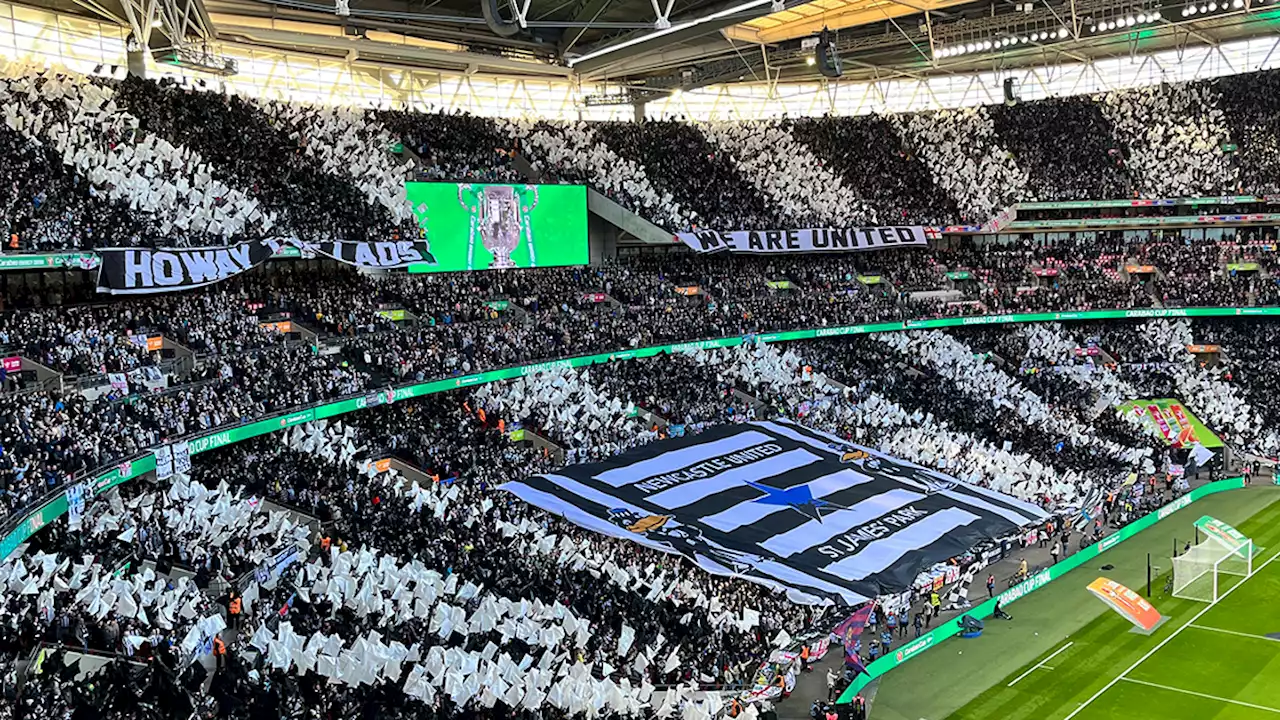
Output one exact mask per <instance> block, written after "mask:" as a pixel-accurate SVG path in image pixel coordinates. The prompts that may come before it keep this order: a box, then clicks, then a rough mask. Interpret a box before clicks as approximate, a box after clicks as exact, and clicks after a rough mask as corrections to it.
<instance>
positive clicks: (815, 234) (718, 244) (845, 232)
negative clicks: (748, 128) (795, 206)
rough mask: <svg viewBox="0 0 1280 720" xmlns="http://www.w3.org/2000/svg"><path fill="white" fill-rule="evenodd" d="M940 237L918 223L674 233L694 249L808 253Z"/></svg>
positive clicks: (899, 244)
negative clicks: (838, 227)
mask: <svg viewBox="0 0 1280 720" xmlns="http://www.w3.org/2000/svg"><path fill="white" fill-rule="evenodd" d="M938 237H941V234H940V233H939V232H938V231H937V230H935V229H934V228H926V227H918V226H898V227H856V228H841V229H832V228H818V229H811V230H734V231H731V232H717V231H714V230H706V231H702V232H691V233H676V239H678V240H679V241H680V242H682V243H684V244H685V245H687V246H689V248H690V249H691V250H693V251H694V252H735V253H764V254H771V253H812V252H861V251H867V250H888V249H891V248H900V247H928V245H929V240H930V239H933V238H938Z"/></svg>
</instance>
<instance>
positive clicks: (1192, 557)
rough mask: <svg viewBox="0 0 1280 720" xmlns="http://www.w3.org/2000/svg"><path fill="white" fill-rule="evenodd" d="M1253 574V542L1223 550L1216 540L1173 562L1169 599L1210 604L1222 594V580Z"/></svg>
mask: <svg viewBox="0 0 1280 720" xmlns="http://www.w3.org/2000/svg"><path fill="white" fill-rule="evenodd" d="M1252 574H1253V540H1251V539H1245V540H1244V541H1243V542H1242V543H1241V544H1239V545H1235V546H1233V547H1232V546H1227V545H1225V544H1224V543H1223V542H1222V541H1220V540H1219V539H1217V538H1216V537H1213V536H1210V537H1209V538H1207V539H1206V540H1205V541H1204V542H1201V543H1200V544H1199V545H1196V546H1195V547H1192V548H1191V549H1190V550H1188V551H1187V552H1185V553H1183V554H1182V555H1180V556H1178V557H1175V558H1174V559H1173V596H1174V597H1179V598H1186V599H1188V600H1199V601H1201V602H1209V603H1214V602H1217V601H1218V598H1219V597H1221V595H1222V593H1223V592H1225V591H1226V589H1227V587H1225V586H1224V583H1223V576H1231V575H1234V576H1238V577H1246V578H1247V577H1249V576H1250V575H1252Z"/></svg>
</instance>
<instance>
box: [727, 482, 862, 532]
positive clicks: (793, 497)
mask: <svg viewBox="0 0 1280 720" xmlns="http://www.w3.org/2000/svg"><path fill="white" fill-rule="evenodd" d="M747 484H748V485H750V486H751V487H753V488H755V489H756V490H759V491H760V492H763V493H765V494H764V495H763V496H762V497H758V498H756V499H755V502H758V503H763V504H765V505H781V506H784V507H789V508H791V509H792V510H795V511H796V512H798V513H800V514H801V515H804V516H805V517H807V518H812V519H814V520H817V521H818V522H822V508H830V509H829V510H828V511H827V512H828V513H829V512H831V511H832V510H841V509H843V508H841V507H839V506H838V505H835V504H832V503H829V502H827V501H826V500H820V499H818V498H815V497H814V496H813V492H812V491H811V490H810V489H809V486H808V485H796V486H795V487H789V488H786V489H781V488H776V487H773V486H770V485H764V484H762V483H755V482H747Z"/></svg>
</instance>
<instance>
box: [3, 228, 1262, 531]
mask: <svg viewBox="0 0 1280 720" xmlns="http://www.w3.org/2000/svg"><path fill="white" fill-rule="evenodd" d="M1267 240H1268V238H1266V237H1265V236H1264V235H1262V234H1251V233H1244V232H1241V233H1240V235H1238V236H1237V237H1234V238H1230V239H1223V240H1219V241H1216V242H1208V243H1206V242H1192V241H1190V240H1183V239H1180V238H1177V237H1173V238H1168V237H1151V238H1149V239H1146V240H1145V241H1144V240H1140V239H1137V238H1132V237H1125V236H1123V235H1119V234H1107V233H1089V234H1085V233H1080V234H1073V235H1066V236H1063V237H1055V238H1052V239H1048V240H1045V241H1031V240H1028V239H1024V240H1022V241H1020V242H1017V243H1010V244H999V245H992V244H988V245H978V244H976V243H973V242H969V241H965V242H962V243H954V244H952V245H950V246H948V247H943V248H939V249H937V250H936V251H931V252H925V251H908V250H901V251H892V252H886V253H868V254H855V255H843V256H831V255H816V256H788V257H771V258H751V257H746V258H744V257H734V256H714V257H704V256H697V255H692V254H685V253H679V254H643V255H635V256H628V257H622V258H619V259H617V260H615V261H611V262H608V263H605V264H603V265H600V266H596V267H586V268H546V269H537V270H530V271H520V272H515V273H465V274H450V275H425V276H421V275H418V276H407V275H390V276H383V277H371V276H367V275H362V274H359V273H355V272H352V271H350V270H349V269H346V268H342V267H337V266H328V265H324V264H321V265H320V266H319V267H312V266H305V267H304V266H296V267H289V266H285V267H284V268H282V269H275V267H274V266H269V267H268V269H267V270H266V271H257V272H252V273H247V274H245V275H242V276H240V277H238V278H235V279H233V280H230V281H227V282H224V283H220V284H217V285H213V286H210V287H207V288H203V289H200V290H197V291H193V292H190V293H181V294H169V295H160V296H155V297H148V298H137V299H125V300H120V301H117V302H113V303H110V304H101V305H77V304H74V303H67V302H65V301H67V300H71V299H74V297H72V296H71V295H69V294H68V293H67V292H66V287H65V286H62V287H58V288H56V290H55V291H56V293H57V296H52V295H50V296H40V295H32V294H30V293H27V294H24V295H16V296H15V297H13V298H11V299H10V303H9V304H10V305H11V306H14V307H17V308H20V309H14V310H11V311H9V312H7V313H4V314H2V315H0V344H2V345H3V346H4V348H5V350H6V355H8V356H21V357H25V358H27V359H29V360H31V361H33V362H35V363H39V364H42V365H44V366H46V367H48V368H50V369H52V370H54V371H56V372H58V373H61V374H64V375H67V376H72V375H78V376H81V377H86V376H103V374H107V375H108V376H112V377H114V375H111V374H115V373H119V374H120V377H122V378H124V380H123V381H122V382H120V383H118V384H117V385H113V386H111V387H108V388H107V390H108V391H109V392H106V393H105V394H103V395H100V396H97V397H94V398H93V399H89V398H88V397H82V396H80V395H79V394H78V393H75V392H61V393H60V392H57V391H48V390H45V391H41V390H33V391H31V392H32V393H34V394H26V395H22V396H21V397H15V398H9V397H6V398H0V407H3V409H4V412H5V413H6V417H9V418H11V420H10V422H8V423H6V425H5V427H6V428H7V430H6V433H5V435H6V437H3V438H0V445H3V446H4V448H5V452H4V454H3V455H2V456H0V473H3V475H2V477H3V483H2V485H3V487H2V488H0V490H2V492H0V503H3V505H4V507H5V508H7V509H8V510H9V511H13V510H15V509H17V508H26V507H27V506H28V505H29V504H30V503H31V502H33V501H35V500H36V499H38V498H39V497H40V496H41V495H42V494H43V492H44V491H45V490H46V489H47V488H49V487H51V486H55V485H58V484H59V483H62V482H64V481H65V480H66V479H67V478H68V477H69V476H70V475H72V474H74V473H76V472H79V471H82V470H88V469H92V468H96V467H103V466H105V465H107V464H110V463H112V462H116V461H118V460H120V459H124V458H126V457H129V456H130V455H132V454H133V453H135V452H137V451H139V450H141V449H143V448H146V447H149V446H151V445H154V444H155V443H157V442H161V441H163V440H165V439H170V438H175V437H179V436H182V435H186V434H190V433H193V432H196V431H207V430H211V429H213V428H217V427H222V426H225V425H227V424H238V423H241V422H245V421H248V420H250V419H253V418H255V417H259V416H261V415H263V414H265V413H272V412H279V411H283V410H285V409H287V408H290V407H294V406H296V405H300V404H306V403H311V402H316V401H319V400H323V399H329V398H335V397H340V396H345V395H348V394H355V393H360V392H365V391H369V390H372V389H375V388H378V387H384V386H386V385H388V384H393V383H399V382H410V381H419V382H420V381H426V380H431V379H435V378H441V377H448V376H451V375H457V374H468V373H472V372H477V371H480V370H483V369H491V368H496V367H504V366H510V365H516V364H525V363H530V362H540V361H549V360H555V359H559V358H564V357H569V356H575V355H584V354H592V353H598V352H605V351H615V350H629V349H634V348H639V347H646V346H652V345H658V344H663V343H678V342H685V341H691V340H698V339H703V338H713V337H723V336H732V335H745V334H751V333H766V332H771V331H780V330H790V329H797V328H811V327H818V328H821V327H824V326H831V325H847V324H857V323H866V322H874V321H887V320H905V319H914V318H925V317H930V316H943V315H968V314H986V313H1004V312H1019V311H1060V310H1081V309H1095V308H1113V307H1151V306H1154V307H1157V308H1158V307H1160V306H1182V305H1184V304H1197V305H1228V306H1242V305H1246V306H1247V305H1250V304H1257V303H1265V302H1267V301H1268V300H1270V299H1272V298H1274V297H1275V296H1276V294H1277V293H1276V290H1275V289H1274V287H1275V282H1274V280H1273V279H1272V275H1273V273H1276V272H1280V265H1278V264H1277V263H1276V262H1275V259H1274V253H1273V252H1271V251H1270V250H1269V249H1268V248H1269V247H1270V245H1269V244H1268V242H1267ZM1136 265H1140V266H1142V267H1137V268H1135V267H1134V266H1136ZM1228 267H1231V268H1234V269H1228ZM947 273H951V275H952V276H955V275H957V274H958V273H960V274H963V275H965V276H967V278H968V279H965V280H958V279H954V278H953V277H950V276H948V274H947ZM867 278H875V281H874V282H870V283H868V282H867ZM780 285H781V286H782V287H779V286H780ZM597 293H603V294H604V295H605V296H606V297H607V298H609V300H610V301H609V302H595V301H594V300H595V294H597ZM584 298H585V299H584ZM58 299H62V300H64V303H63V304H57V305H54V304H52V303H54V302H56V301H57V300H58ZM28 305H35V306H36V307H31V308H25V306H28ZM388 309H391V310H403V311H405V313H406V315H405V319H402V320H392V319H391V317H392V316H394V315H393V313H389V312H387V310H388ZM282 319H283V320H285V321H287V322H288V323H290V324H291V325H296V327H290V328H288V331H286V329H285V328H283V327H282V326H281V325H279V324H278V323H279V322H280V321H281V320H282ZM304 331H305V333H306V334H303V333H304ZM160 338H164V339H165V341H168V342H171V343H173V344H176V345H177V346H180V347H184V348H186V349H188V350H190V352H191V353H192V367H190V368H188V369H187V370H186V371H185V372H178V371H171V372H169V374H167V375H166V376H165V380H164V382H162V383H160V387H158V388H156V389H157V390H159V392H150V393H148V392H144V390H145V388H146V387H147V385H144V384H143V383H141V382H137V381H136V378H135V377H134V374H135V373H137V372H138V371H139V370H140V369H144V368H146V367H148V366H151V365H155V364H157V363H158V362H160V361H161V360H162V358H163V357H165V356H166V355H167V353H166V352H162V351H157V350H156V349H155V344H154V342H153V341H158V340H159V339H160ZM155 385H156V384H155V383H151V384H150V386H151V387H155ZM165 385H167V386H168V387H164V386H165ZM610 402H612V400H610ZM624 405H625V401H624ZM676 414H677V415H679V414H680V413H679V412H676ZM545 420H546V418H531V419H530V422H531V423H532V424H538V423H540V422H544V421H545ZM602 422H603V421H602ZM107 431H110V433H111V434H110V435H104V434H103V433H104V432H107ZM577 432H578V431H577V430H575V432H574V433H571V435H572V434H576V433H577ZM587 432H589V429H587ZM107 437H110V441H106V438H107ZM561 439H562V440H564V439H565V438H564V437H561ZM567 444H568V445H573V443H567ZM1259 449H1264V446H1259Z"/></svg>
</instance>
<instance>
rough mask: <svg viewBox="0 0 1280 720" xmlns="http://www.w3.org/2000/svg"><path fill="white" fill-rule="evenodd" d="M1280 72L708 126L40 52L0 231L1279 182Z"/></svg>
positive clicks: (10, 116)
mask: <svg viewBox="0 0 1280 720" xmlns="http://www.w3.org/2000/svg"><path fill="white" fill-rule="evenodd" d="M1275 78H1276V73H1275V72H1263V73H1254V74H1249V75H1236V76H1231V77H1229V78H1220V79H1215V80H1207V81H1203V82H1197V83H1183V84H1176V85H1162V86H1152V87H1148V88H1142V89H1137V90H1124V91H1116V92H1111V93H1106V94H1102V95H1098V96H1095V97H1092V98H1065V99H1056V98H1051V99H1046V100H1040V101H1035V102H1028V103H1020V104H1018V105H1016V106H1014V107H991V108H969V109H962V110H946V111H937V112H921V113H911V114H906V115H899V116H892V117H859V118H834V117H829V118H813V119H801V120H791V119H784V120H778V121H766V122H732V123H725V122H720V123H703V124H694V123H687V122H681V121H651V122H643V123H585V122H579V123H564V122H550V121H506V120H495V119H488V118H478V117H472V116H469V115H464V114H456V113H440V114H424V113H411V112H403V111H377V112H374V111H366V110H360V109H351V108H332V107H313V106H306V105H296V104H289V103H280V102H267V101H259V100H256V99H247V98H243V97H240V96H228V95H224V94H221V93H218V92H215V91H212V90H209V89H206V88H203V87H201V86H200V85H199V84H198V83H197V84H194V85H185V84H184V85H179V84H177V83H174V82H172V81H167V80H166V81H161V82H149V81H143V80H138V79H136V78H129V79H127V80H123V81H115V80H110V79H103V78H92V79H90V78H87V77H81V76H73V75H58V74H56V73H54V72H53V71H51V70H47V69H38V70H37V69H31V70H26V71H22V72H21V74H15V75H13V76H11V77H9V78H6V79H4V80H0V100H4V101H5V109H4V114H5V122H4V126H3V127H2V128H0V157H3V158H4V159H5V163H4V167H3V176H0V179H2V181H3V182H4V183H5V185H6V186H7V189H9V190H11V191H12V192H9V193H6V199H5V201H4V205H3V207H0V224H2V225H3V228H0V229H3V230H4V237H6V238H8V239H9V245H8V247H9V248H10V249H16V250H22V251H37V250H54V249H65V248H87V249H91V248H94V247H104V246H120V245H171V246H172V245H190V246H199V245H210V244H225V243H230V242H236V241H239V240H243V239H248V238H254V237H298V238H301V239H304V240H313V239H321V238H323V239H344V240H363V239H379V240H390V239H397V238H410V237H416V234H417V223H416V221H415V218H414V210H415V209H414V208H412V207H411V206H410V204H409V202H408V201H407V199H406V195H405V189H404V183H405V181H406V180H412V179H423V180H453V181H503V182H527V181H529V180H532V179H536V180H539V181H544V182H558V181H567V182H585V183H588V184H590V185H592V186H593V187H595V188H596V189H598V190H600V191H601V192H603V193H605V194H606V195H608V196H610V197H612V198H613V199H615V200H617V201H618V202H620V203H622V204H623V205H624V206H626V207H628V208H629V209H631V210H633V211H635V212H638V213H639V214H641V215H643V216H644V217H646V218H648V219H650V220H652V221H653V222H655V223H657V224H658V225H660V226H662V227H664V228H666V229H668V230H672V231H683V230H691V229H703V228H710V229H718V230H739V229H792V228H801V227H824V226H825V227H851V226H859V225H874V224H886V225H887V224H929V225H958V224H965V225H978V224H982V223H985V222H987V221H989V220H991V219H992V218H993V217H995V216H996V215H997V214H999V213H1000V212H1001V211H1003V210H1004V209H1006V208H1008V207H1010V206H1011V205H1012V204H1014V203H1017V202H1022V201H1046V200H1080V199H1109V198H1124V197H1147V198H1150V197H1156V198H1162V197H1183V196H1191V195H1209V196H1213V195H1234V194H1238V193H1240V192H1252V193H1254V194H1258V195H1263V194H1266V193H1269V192H1271V190H1272V189H1273V188H1272V185H1273V184H1274V183H1273V181H1272V180H1270V179H1269V178H1271V177H1272V176H1273V175H1274V174H1275V173H1274V172H1272V170H1273V169H1274V168H1273V165H1274V159H1273V157H1272V156H1273V155H1274V154H1275V153H1274V152H1273V150H1274V149H1275V147H1276V146H1277V144H1278V143H1280V140H1277V135H1276V132H1275V130H1274V126H1275V122H1274V119H1275V113H1276V111H1275V109H1274V108H1273V107H1272V105H1271V104H1269V103H1254V102H1241V101H1240V98H1249V97H1257V96H1263V97H1270V95H1269V94H1268V92H1267V91H1266V88H1267V87H1270V86H1272V85H1274V84H1275V83H1276V82H1277V81H1276V79H1275ZM1049 137H1051V138H1052V141H1046V138H1049ZM518 156H523V159H524V160H527V161H528V165H522V166H521V167H524V168H526V170H527V169H528V168H530V167H531V168H532V170H533V172H534V173H535V174H536V176H537V177H535V178H530V177H525V176H522V175H521V173H520V171H518V170H517V169H516V168H517V165H518V163H517V162H516V159H517V157H518Z"/></svg>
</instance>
